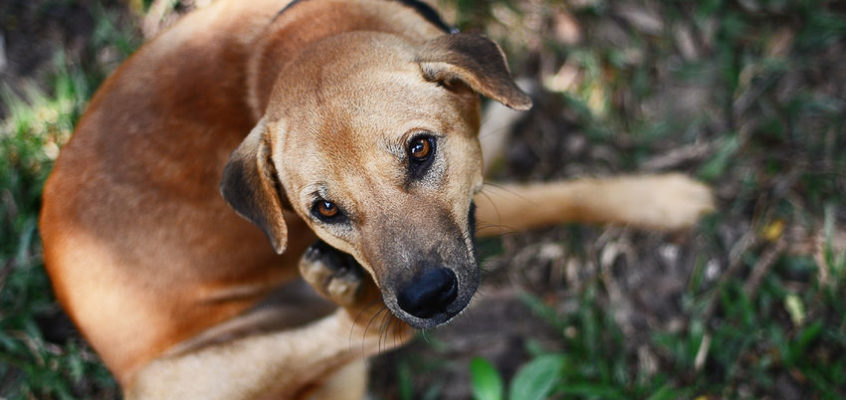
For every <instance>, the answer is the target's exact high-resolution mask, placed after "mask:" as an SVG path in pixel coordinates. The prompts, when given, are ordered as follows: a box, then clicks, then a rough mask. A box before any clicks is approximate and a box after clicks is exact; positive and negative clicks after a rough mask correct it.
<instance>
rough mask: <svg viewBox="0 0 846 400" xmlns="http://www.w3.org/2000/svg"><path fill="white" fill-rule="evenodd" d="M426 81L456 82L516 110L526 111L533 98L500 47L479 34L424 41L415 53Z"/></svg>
mask: <svg viewBox="0 0 846 400" xmlns="http://www.w3.org/2000/svg"><path fill="white" fill-rule="evenodd" d="M417 62H418V64H420V68H421V69H422V71H423V76H424V77H425V78H426V80H429V81H432V82H441V83H444V84H446V85H447V86H449V84H450V83H451V82H452V81H454V80H459V81H461V82H464V83H465V84H467V86H470V88H471V89H473V90H475V91H476V92H478V93H481V94H483V95H485V96H487V97H490V98H492V99H494V100H496V101H498V102H500V103H502V104H505V105H506V106H508V107H510V108H513V109H515V110H528V109H529V108H531V107H532V99H531V98H530V97H529V96H528V95H526V94H525V93H523V91H522V90H520V88H518V87H517V85H515V84H514V80H513V79H511V73H510V72H509V70H508V64H506V61H505V54H504V53H503V52H502V49H500V48H499V45H497V44H496V43H494V42H493V41H491V40H490V39H488V38H486V37H484V36H482V35H479V34H472V33H471V34H468V33H457V34H452V35H443V36H439V37H437V38H435V39H432V40H430V41H428V42H426V43H425V44H424V45H423V47H422V48H421V49H420V51H419V53H418V54H417Z"/></svg>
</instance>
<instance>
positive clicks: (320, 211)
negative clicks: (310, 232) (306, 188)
mask: <svg viewBox="0 0 846 400" xmlns="http://www.w3.org/2000/svg"><path fill="white" fill-rule="evenodd" d="M311 214H312V215H314V216H315V217H317V219H319V220H321V221H323V222H335V221H337V220H338V219H339V218H341V216H342V215H343V214H342V213H341V209H340V208H338V206H336V205H335V203H333V202H331V201H326V200H323V199H320V200H317V201H315V202H314V204H312V206H311Z"/></svg>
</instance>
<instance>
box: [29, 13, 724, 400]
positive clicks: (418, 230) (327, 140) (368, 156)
mask: <svg viewBox="0 0 846 400" xmlns="http://www.w3.org/2000/svg"><path fill="white" fill-rule="evenodd" d="M480 95H482V96H485V97H488V98H490V99H492V100H494V101H496V102H499V103H502V104H504V105H506V106H508V107H511V108H514V109H518V110H525V109H528V108H529V107H530V106H531V99H530V97H529V96H528V95H526V94H525V93H524V92H523V91H521V90H520V89H519V88H518V87H517V86H516V85H515V84H514V81H513V80H512V77H511V75H510V72H509V70H508V67H507V64H506V60H505V57H504V55H503V53H502V51H501V50H500V48H499V47H498V46H497V45H496V44H495V43H493V42H492V41H490V40H489V39H487V38H485V37H484V36H481V35H478V34H466V33H457V32H454V31H452V30H451V29H450V28H449V27H448V26H447V25H446V24H444V22H443V21H442V20H441V19H440V17H438V15H437V13H436V12H435V11H434V10H433V9H432V8H430V7H429V6H427V5H426V4H424V3H421V2H419V1H418V0H397V1H391V0H294V1H293V2H290V3H288V2H286V1H279V0H255V1H249V2H246V1H236V0H232V1H224V0H221V1H218V2H216V3H213V4H212V5H210V6H208V7H206V8H203V9H200V10H198V11H195V12H193V13H191V14H189V15H187V16H186V17H184V18H183V19H182V20H181V21H180V22H178V23H177V24H176V25H174V26H173V27H172V28H170V29H168V30H167V31H165V32H164V33H163V34H161V35H160V36H158V37H157V38H155V39H154V40H152V41H151V42H150V43H148V44H146V45H145V46H143V47H142V48H141V49H140V50H139V51H137V52H136V53H135V54H134V55H133V56H131V57H130V58H129V59H128V60H127V61H126V62H124V63H123V64H122V65H121V66H120V67H119V68H118V69H117V70H116V71H115V72H114V73H113V74H112V76H111V77H109V78H108V79H107V80H106V81H105V82H104V83H103V85H102V86H101V88H100V89H99V90H98V92H97V93H96V94H95V96H94V97H93V99H92V100H91V103H90V105H89V107H88V109H87V111H86V112H85V114H84V115H83V117H82V118H81V120H80V122H79V124H78V126H77V129H76V131H75V133H74V135H73V137H72V138H71V140H70V141H69V142H68V143H67V144H66V145H65V146H64V148H63V150H62V152H61V154H60V156H59V158H58V160H57V161H56V164H55V166H54V169H53V171H52V173H51V175H50V177H49V179H48V181H47V183H46V186H45V188H44V195H43V208H42V213H41V219H40V230H41V234H42V238H43V245H44V257H45V265H46V269H47V271H48V274H49V276H50V278H51V282H52V284H53V288H54V291H55V294H56V297H57V299H58V301H59V302H60V303H61V305H62V306H63V307H64V309H65V310H66V311H67V313H68V315H69V316H70V317H71V319H72V320H73V322H74V323H75V324H76V326H77V327H78V328H79V330H80V331H81V332H82V334H83V335H84V336H85V338H86V339H87V340H88V341H89V342H90V343H91V345H92V346H93V348H94V349H95V350H96V351H97V353H98V354H99V355H100V357H101V358H102V360H103V361H104V362H105V364H106V365H107V366H108V368H109V369H110V371H111V372H112V373H113V374H114V375H115V377H116V378H117V380H118V381H119V383H120V385H121V387H122V388H123V391H124V395H125V397H126V398H128V399H177V398H178V399H256V398H286V399H287V398H326V399H360V398H362V397H363V396H364V394H365V391H366V387H365V380H366V373H367V369H366V365H365V363H364V360H365V359H366V357H368V356H370V355H372V354H374V353H376V352H377V351H379V350H384V349H388V348H392V347H395V346H399V345H401V344H403V343H405V342H406V341H408V340H409V339H410V338H411V337H412V336H413V334H414V332H415V330H416V329H428V328H433V327H435V326H438V325H441V324H444V323H446V322H448V321H450V320H451V319H452V318H454V317H455V316H456V315H458V314H459V313H461V311H462V310H464V309H465V307H466V306H467V305H468V303H469V302H470V300H471V298H472V296H473V294H474V292H475V291H476V288H477V286H478V285H479V269H478V258H477V256H476V253H475V245H474V234H476V233H477V234H479V235H494V234H499V233H502V232H504V231H511V230H521V229H529V228H533V227H539V226H544V225H550V224H556V223H562V222H572V221H582V222H597V223H619V224H629V225H634V226H640V227H647V228H656V229H678V228H682V227H686V226H689V225H690V224H692V223H693V222H694V221H695V220H696V219H697V217H698V216H699V215H700V214H702V213H703V212H706V211H708V210H710V209H711V208H712V207H713V206H712V200H711V196H710V192H709V190H708V189H707V188H706V187H705V186H703V185H701V184H699V183H696V182H694V181H692V180H691V179H689V178H687V177H685V176H682V175H657V176H630V177H618V178H609V179H583V180H576V181H571V182H554V183H545V184H536V185H509V186H504V187H501V188H500V189H496V188H491V187H489V186H484V185H483V167H482V158H483V155H482V150H481V145H480V140H479V129H480V125H481V123H482V121H481V116H480V115H481V113H480V98H479V97H480ZM486 157H487V156H486ZM477 220H478V227H479V229H478V230H477V229H476V225H477V223H476V221H477ZM477 231H478V232H477ZM300 277H302V279H301V278H300ZM303 282H305V283H303ZM312 289H314V290H312ZM315 293H317V294H319V295H315ZM323 299H327V300H328V301H327V300H323Z"/></svg>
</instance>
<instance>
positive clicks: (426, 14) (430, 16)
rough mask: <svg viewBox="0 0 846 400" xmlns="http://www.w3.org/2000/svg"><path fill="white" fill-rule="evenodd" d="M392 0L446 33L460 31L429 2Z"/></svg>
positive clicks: (294, 3) (297, 0) (288, 6)
mask: <svg viewBox="0 0 846 400" xmlns="http://www.w3.org/2000/svg"><path fill="white" fill-rule="evenodd" d="M303 1H305V0H294V1H292V2H290V3H288V5H287V6H285V8H283V9H282V10H280V11H279V12H278V13H276V16H274V17H273V20H276V18H279V16H280V15H282V13H284V12H285V11H288V9H290V8H291V7H293V6H294V5H296V4H298V3H302V2H303ZM392 1H399V2H400V3H402V4H403V5H406V6H408V7H411V8H413V9H414V10H415V11H417V13H418V14H420V16H422V17H423V18H424V19H426V21H429V23H431V24H432V25H435V26H437V27H438V29H440V30H442V31H443V32H444V33H458V29H456V28H452V27H450V26H449V25H447V24H446V23H445V22H444V20H442V19H441V16H440V14H438V12H437V11H435V9H434V8H432V7H431V6H429V5H428V4H426V3H424V2H422V1H420V0H392Z"/></svg>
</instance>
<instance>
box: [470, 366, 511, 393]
mask: <svg viewBox="0 0 846 400" xmlns="http://www.w3.org/2000/svg"><path fill="white" fill-rule="evenodd" d="M470 375H471V384H472V389H473V398H474V399H476V400H502V395H503V385H502V378H501V377H500V376H499V372H497V371H496V369H495V368H494V366H493V365H491V363H490V362H489V361H488V360H485V359H484V358H481V357H476V358H474V359H473V360H472V361H470Z"/></svg>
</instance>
